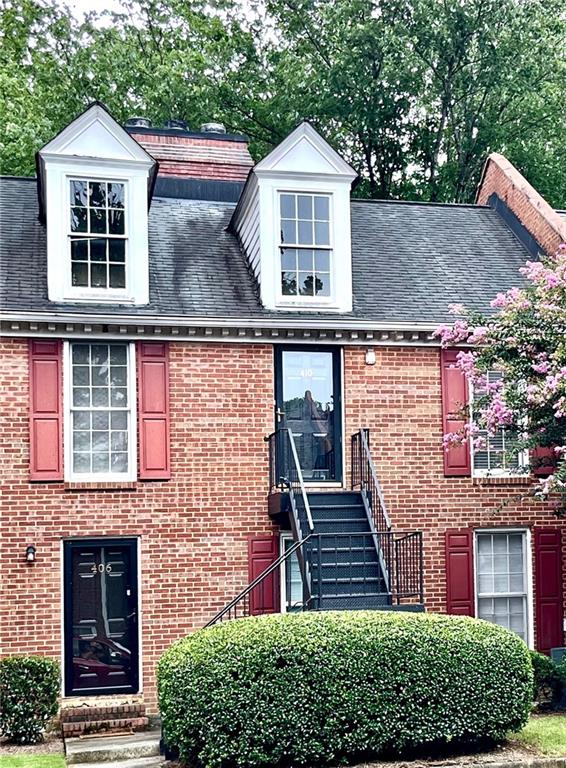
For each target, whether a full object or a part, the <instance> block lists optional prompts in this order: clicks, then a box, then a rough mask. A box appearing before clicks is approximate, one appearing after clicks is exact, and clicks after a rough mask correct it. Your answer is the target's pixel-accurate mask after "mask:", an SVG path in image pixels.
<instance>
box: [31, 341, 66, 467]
mask: <svg viewBox="0 0 566 768" xmlns="http://www.w3.org/2000/svg"><path fill="white" fill-rule="evenodd" d="M62 362H63V360H62V344H61V342H60V341H37V340H31V341H30V344H29V377H30V382H29V390H30V480H62V479H63V376H62Z"/></svg>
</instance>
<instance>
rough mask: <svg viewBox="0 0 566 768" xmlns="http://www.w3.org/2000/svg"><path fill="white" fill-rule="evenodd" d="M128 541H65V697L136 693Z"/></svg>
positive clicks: (133, 584)
mask: <svg viewBox="0 0 566 768" xmlns="http://www.w3.org/2000/svg"><path fill="white" fill-rule="evenodd" d="M136 561H137V550H136V541H135V540H134V539H114V540H109V539H106V540H105V539H100V540H98V541H67V542H65V693H66V695H67V696H69V695H71V696H72V695H77V694H81V695H85V694H86V695H89V694H90V695H100V694H106V693H137V691H138V622H137V608H138V594H137V593H138V585H137V563H136Z"/></svg>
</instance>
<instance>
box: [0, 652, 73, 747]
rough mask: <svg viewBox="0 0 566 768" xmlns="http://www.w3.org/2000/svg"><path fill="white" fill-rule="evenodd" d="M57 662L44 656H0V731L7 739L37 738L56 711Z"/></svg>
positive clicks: (25, 740) (23, 741)
mask: <svg viewBox="0 0 566 768" xmlns="http://www.w3.org/2000/svg"><path fill="white" fill-rule="evenodd" d="M59 688H60V673H59V665H58V663H57V662H56V661H54V660H53V659H49V658H46V657H44V656H7V657H6V658H4V659H1V660H0V702H1V703H2V708H1V711H0V733H1V734H2V735H3V736H4V737H6V738H7V739H9V740H10V741H15V742H19V743H21V744H35V743H36V742H38V741H41V738H42V734H43V731H44V729H45V727H46V725H47V724H48V722H49V720H50V719H51V718H52V717H53V716H54V715H55V714H56V712H57V698H58V696H59Z"/></svg>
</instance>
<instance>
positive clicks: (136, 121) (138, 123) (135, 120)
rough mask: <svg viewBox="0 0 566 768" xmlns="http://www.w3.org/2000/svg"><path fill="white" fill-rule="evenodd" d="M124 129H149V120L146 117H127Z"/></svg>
mask: <svg viewBox="0 0 566 768" xmlns="http://www.w3.org/2000/svg"><path fill="white" fill-rule="evenodd" d="M126 128H151V120H150V119H149V118H147V117H129V118H128V119H127V120H126Z"/></svg>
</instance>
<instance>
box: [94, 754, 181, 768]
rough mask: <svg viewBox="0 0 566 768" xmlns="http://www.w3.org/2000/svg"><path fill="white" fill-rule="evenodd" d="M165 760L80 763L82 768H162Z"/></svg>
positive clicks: (160, 757)
mask: <svg viewBox="0 0 566 768" xmlns="http://www.w3.org/2000/svg"><path fill="white" fill-rule="evenodd" d="M165 762H166V761H165V758H164V757H163V756H162V755H160V756H159V757H132V758H130V759H129V760H111V761H110V762H104V763H80V766H81V768H101V766H102V768H161V766H164V765H165Z"/></svg>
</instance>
